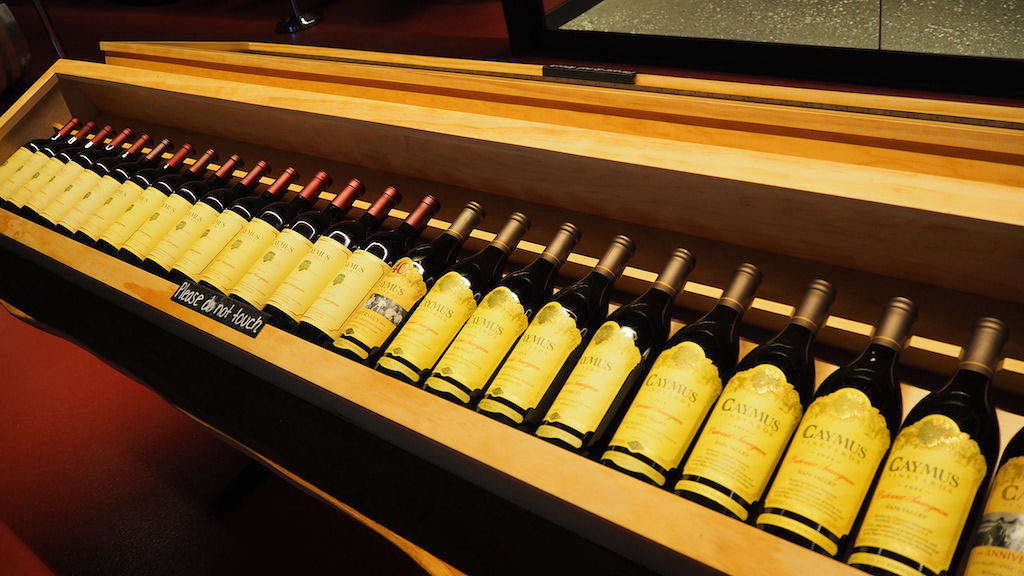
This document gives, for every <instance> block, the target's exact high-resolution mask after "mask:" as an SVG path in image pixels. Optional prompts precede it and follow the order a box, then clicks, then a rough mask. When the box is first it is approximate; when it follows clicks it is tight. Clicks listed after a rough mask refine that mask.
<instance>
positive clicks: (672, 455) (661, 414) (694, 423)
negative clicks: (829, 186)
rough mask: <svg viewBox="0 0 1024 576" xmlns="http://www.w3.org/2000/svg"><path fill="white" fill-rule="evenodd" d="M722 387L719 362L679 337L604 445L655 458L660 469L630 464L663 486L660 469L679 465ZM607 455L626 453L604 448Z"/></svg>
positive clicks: (616, 456)
mask: <svg viewBox="0 0 1024 576" xmlns="http://www.w3.org/2000/svg"><path fill="white" fill-rule="evenodd" d="M721 392H722V379H721V377H719V375H718V367H716V366H715V365H714V363H712V362H711V360H709V359H708V357H707V355H706V354H705V353H704V349H703V348H701V347H700V345H698V344H696V343H694V342H680V343H679V344H677V345H675V346H673V347H672V348H670V349H668V350H665V351H664V352H662V353H661V354H660V355H659V356H658V359H657V360H655V362H654V365H653V366H652V367H651V371H650V372H649V373H648V374H647V378H645V379H644V383H643V385H642V386H640V390H639V391H637V394H636V398H634V399H633V403H632V404H631V405H630V407H629V410H628V411H626V415H625V416H624V417H623V419H622V422H621V423H620V424H619V427H618V428H617V429H616V430H615V435H614V436H612V440H611V442H609V443H608V447H609V448H612V447H619V448H623V449H626V450H628V451H630V452H632V453H634V454H639V455H641V456H644V457H646V458H648V459H650V460H651V461H653V462H654V463H655V464H657V465H658V466H660V467H661V471H658V470H656V469H655V468H653V467H651V466H647V465H646V464H643V462H640V461H638V462H637V463H636V464H634V465H633V466H634V467H639V469H637V470H633V471H635V472H640V473H641V474H644V475H645V476H647V477H648V478H650V479H651V480H653V481H654V482H655V483H657V484H658V485H659V486H663V485H664V484H665V476H664V472H667V471H669V470H672V469H674V468H675V467H676V466H679V463H680V462H681V461H682V459H683V454H685V453H686V451H687V450H688V449H689V448H690V444H691V443H693V438H694V436H696V435H697V429H698V428H700V425H701V424H702V423H703V422H704V418H705V417H706V416H707V414H708V412H709V411H710V410H711V406H713V405H714V403H715V400H717V399H718V395H719V394H720V393H721ZM620 454H621V456H620ZM609 455H612V456H610V458H611V459H618V460H620V461H621V460H622V459H623V457H626V458H629V456H628V455H626V454H622V453H621V452H617V451H608V452H606V453H605V455H604V456H603V458H609ZM631 469H633V468H631Z"/></svg>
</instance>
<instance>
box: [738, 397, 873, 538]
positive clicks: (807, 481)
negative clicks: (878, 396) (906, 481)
mask: <svg viewBox="0 0 1024 576" xmlns="http://www.w3.org/2000/svg"><path fill="white" fill-rule="evenodd" d="M890 441H891V438H890V436H889V428H888V426H887V425H886V422H885V417H884V416H882V414H881V413H880V412H879V411H878V409H877V408H875V407H874V406H872V405H871V400H869V399H868V397H867V396H866V395H865V394H864V393H863V392H861V391H860V390H856V389H854V388H842V389H840V390H837V391H836V392H833V393H832V394H829V395H827V396H823V397H821V398H818V399H816V400H815V401H814V402H813V403H811V405H810V407H808V408H807V414H806V415H805V416H804V418H803V420H801V421H800V427H799V428H798V429H797V432H796V434H795V435H794V436H793V441H792V442H791V443H790V447H789V450H787V451H786V455H785V457H784V458H783V460H782V464H780V465H779V472H778V474H776V476H775V481H774V482H773V483H772V487H771V490H769V491H768V495H767V496H766V497H765V503H764V507H765V508H778V509H781V510H788V511H790V512H794V513H796V514H799V515H800V516H803V517H804V518H807V519H809V520H811V521H812V522H815V523H818V524H821V525H822V526H824V527H825V529H826V530H828V531H829V532H831V533H832V534H833V535H835V536H836V537H837V538H844V537H845V536H846V535H847V534H849V533H850V529H851V528H852V527H853V522H854V521H855V520H856V519H857V513H858V512H860V509H861V506H862V505H863V503H864V498H865V497H866V496H867V493H868V489H869V488H870V487H871V481H872V480H874V478H875V473H876V472H877V471H878V466H879V465H880V464H881V463H882V458H883V457H884V456H885V453H886V451H887V450H888V449H889V443H890ZM778 518H781V516H776V515H772V514H762V515H761V516H759V517H758V519H757V521H758V522H759V523H761V522H764V523H773V524H776V525H778ZM782 527H783V528H786V529H792V530H793V531H794V532H796V533H797V534H800V535H801V536H804V537H805V538H808V539H813V538H815V537H817V536H818V532H817V531H815V530H813V529H811V528H809V527H807V526H804V525H803V524H798V526H796V527H790V526H782ZM822 547H823V548H825V549H826V550H827V551H828V552H829V554H831V555H833V556H835V555H836V553H838V548H837V547H836V544H835V543H834V542H831V541H828V545H823V546H822Z"/></svg>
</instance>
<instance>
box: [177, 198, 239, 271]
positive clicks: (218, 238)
mask: <svg viewBox="0 0 1024 576" xmlns="http://www.w3.org/2000/svg"><path fill="white" fill-rule="evenodd" d="M248 223H249V221H248V220H246V219H245V218H243V217H242V216H240V215H239V214H237V213H235V212H232V211H231V210H225V211H223V212H221V213H220V214H218V215H217V217H216V218H214V220H213V222H212V223H210V226H209V227H208V228H207V229H206V230H203V231H202V232H201V233H200V234H199V238H197V239H196V241H195V243H194V244H192V245H191V246H189V247H188V248H186V249H185V253H184V254H182V255H181V258H180V259H179V260H178V261H177V262H175V263H174V269H175V270H178V271H180V272H183V273H184V274H185V275H186V276H188V277H189V278H192V279H193V280H198V279H199V278H200V277H201V276H202V275H203V271H204V270H206V267H207V266H209V265H210V263H211V262H213V261H214V259H215V258H217V256H218V255H219V254H220V253H221V250H223V249H224V247H225V246H227V245H228V243H230V242H231V241H232V239H234V237H235V236H237V235H238V233H239V232H241V231H242V228H245V225H246V224H248Z"/></svg>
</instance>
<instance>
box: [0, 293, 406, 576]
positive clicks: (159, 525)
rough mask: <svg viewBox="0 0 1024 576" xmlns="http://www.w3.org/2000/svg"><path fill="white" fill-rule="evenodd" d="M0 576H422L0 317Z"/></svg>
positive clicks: (115, 382)
mask: <svg viewBox="0 0 1024 576" xmlns="http://www.w3.org/2000/svg"><path fill="white" fill-rule="evenodd" d="M0 462H2V463H3V465H2V469H3V471H2V472H0V574H4V575H10V576H34V575H36V574H50V573H53V574H61V575H64V574H69V575H70V574H75V575H83V576H85V575H97V576H100V575H102V576H116V575H122V574H123V575H129V574H131V575H135V574H145V575H147V576H153V575H163V574H167V575H177V574H189V575H206V574H209V575H230V574H247V575H251V574H388V575H401V574H419V573H422V572H421V571H420V570H419V568H418V567H417V566H416V565H415V564H414V563H413V562H412V561H411V560H409V559H408V558H407V557H406V556H405V555H404V554H402V553H401V552H399V551H398V550H397V549H396V548H394V547H393V546H392V545H391V544H390V543H389V542H387V541H385V540H384V539H382V538H380V537H379V536H378V535H377V534H376V533H374V532H372V531H370V530H369V529H367V528H365V527H364V526H363V525H362V524H359V523H357V522H356V521H354V520H352V519H350V518H349V517H348V516H346V515H344V514H343V513H341V512H339V511H337V510H335V509H333V508H331V507H329V506H328V505H326V504H324V503H322V502H320V501H319V500H316V499H314V498H313V497H311V496H309V495H307V494H306V493H304V492H302V491H300V490H299V489H298V488H296V487H294V486H292V485H291V484H288V483H287V482H285V481H284V480H282V479H280V478H278V477H277V476H274V475H272V474H271V473H269V472H267V471H266V470H264V469H263V468H262V467H260V466H259V465H256V464H254V463H253V462H251V461H250V460H249V459H248V458H246V457H245V456H243V455H242V454H240V453H238V452H237V451H235V450H234V449H233V448H231V447H229V446H227V445H226V444H224V443H223V442H221V441H220V440H219V439H217V438H215V437H214V436H213V435H212V434H210V433H209V432H208V431H206V430H205V429H204V428H202V427H200V426H199V425H198V424H196V423H195V422H193V421H192V420H191V419H189V418H188V417H186V416H185V415H183V414H181V413H180V412H178V411H177V410H175V409H174V408H172V407H171V406H170V405H168V404H167V403H166V402H165V401H164V400H162V399H161V398H159V397H158V396H156V395H155V394H153V393H152V392H150V391H149V390H148V389H146V388H145V387H143V386H142V385H140V384H138V383H136V382H133V381H132V380H130V379H128V378H126V377H125V376H123V375H121V374H120V373H118V372H116V371H114V370H113V369H111V368H110V367H108V366H106V365H104V364H102V363H101V362H99V361H98V360H96V359H95V358H93V357H92V356H90V355H89V354H88V353H87V352H85V351H83V350H82V349H80V348H78V347H76V346H74V345H73V344H71V343H69V342H67V341H64V340H62V339H60V338H57V337H55V336H52V335H50V334H47V333H44V332H42V331H40V330H37V329H36V328H33V327H31V326H28V325H26V324H24V323H22V322H21V321H19V320H17V319H15V318H14V317H13V316H11V315H10V314H8V313H6V312H4V311H0Z"/></svg>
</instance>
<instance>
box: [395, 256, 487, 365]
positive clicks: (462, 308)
mask: <svg viewBox="0 0 1024 576" xmlns="http://www.w3.org/2000/svg"><path fill="white" fill-rule="evenodd" d="M474 310H476V299H475V298H473V291H472V290H471V289H470V287H469V282H468V281H467V280H466V279H465V278H463V277H462V276H460V275H459V274H458V273H455V272H448V273H447V274H445V275H444V276H441V278H439V279H438V281H437V283H436V284H434V287H433V288H431V289H430V292H427V295H426V296H424V297H423V301H422V302H420V305H419V306H418V307H417V308H416V311H415V312H413V313H412V316H411V317H410V318H409V321H408V322H406V323H405V326H404V327H403V328H402V330H401V331H400V332H399V333H398V335H397V336H395V339H394V341H392V342H391V345H390V346H388V349H387V352H386V354H388V355H391V356H397V357H399V358H402V359H403V360H405V361H406V362H408V363H409V364H411V365H412V366H415V367H416V371H419V372H422V371H424V370H429V369H430V368H433V367H434V364H435V363H436V362H437V359H438V357H440V356H441V353H442V352H444V349H445V348H447V347H448V344H450V343H451V341H452V339H453V338H455V335H456V334H457V333H458V332H459V329H460V328H462V325H463V324H465V323H466V320H469V317H470V316H472V315H473V311H474ZM380 365H381V366H383V367H384V368H387V369H388V370H392V371H395V372H401V373H403V374H405V375H406V376H407V377H409V378H412V379H413V380H418V379H419V374H414V373H412V370H410V369H409V368H408V367H407V366H403V365H402V363H400V362H398V361H396V360H395V359H393V358H387V357H385V358H381V360H380Z"/></svg>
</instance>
